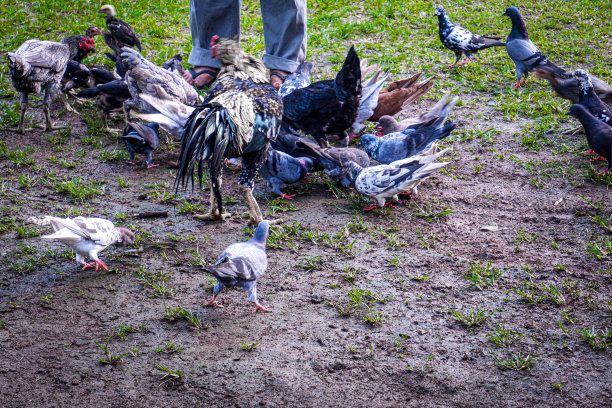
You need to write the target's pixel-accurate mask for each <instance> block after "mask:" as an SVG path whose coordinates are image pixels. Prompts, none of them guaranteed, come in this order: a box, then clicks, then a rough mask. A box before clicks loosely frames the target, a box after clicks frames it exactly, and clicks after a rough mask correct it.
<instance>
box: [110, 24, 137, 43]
mask: <svg viewBox="0 0 612 408" xmlns="http://www.w3.org/2000/svg"><path fill="white" fill-rule="evenodd" d="M106 27H107V28H108V31H110V32H111V34H112V35H113V36H114V37H115V38H116V39H117V40H119V41H121V42H122V43H124V44H128V45H130V44H138V43H139V42H140V41H139V40H138V37H137V36H136V31H134V29H133V28H132V26H130V25H129V24H128V23H126V22H125V21H121V20H117V19H114V20H111V21H107V22H106Z"/></svg>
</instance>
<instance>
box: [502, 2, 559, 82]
mask: <svg viewBox="0 0 612 408" xmlns="http://www.w3.org/2000/svg"><path fill="white" fill-rule="evenodd" d="M504 16H508V17H510V20H511V21H512V30H511V31H510V34H509V35H508V38H507V39H506V52H508V55H509V56H510V58H512V61H514V67H515V68H516V77H517V80H516V85H515V86H514V89H517V88H520V87H521V86H522V85H525V83H526V82H527V77H528V76H529V73H530V72H531V71H533V70H535V69H539V68H542V67H547V68H548V69H549V70H551V71H552V72H553V73H557V74H564V73H565V70H564V69H562V68H559V67H558V66H556V65H555V64H553V63H552V62H550V61H549V60H548V58H546V56H545V55H544V54H542V53H541V52H540V50H539V49H538V47H536V46H535V45H534V44H533V43H532V42H531V40H530V39H529V34H528V33H527V28H526V27H525V23H524V22H523V18H522V17H521V13H519V11H518V9H517V8H516V7H508V8H507V9H506V12H505V13H504ZM523 77H524V79H523V83H522V84H521V78H523Z"/></svg>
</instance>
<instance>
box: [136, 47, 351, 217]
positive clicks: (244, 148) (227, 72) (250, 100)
mask: <svg viewBox="0 0 612 408" xmlns="http://www.w3.org/2000/svg"><path fill="white" fill-rule="evenodd" d="M211 51H212V54H213V56H214V57H216V58H217V59H218V60H219V62H221V64H222V66H223V67H222V68H221V71H220V72H219V75H218V77H217V80H216V82H215V83H214V84H213V86H212V87H211V89H210V93H209V94H208V97H207V98H206V99H205V100H204V102H203V104H202V105H200V106H198V107H196V108H193V107H190V106H187V105H184V104H182V103H179V102H177V101H176V100H171V99H159V97H158V98H156V97H152V96H150V95H147V94H143V95H142V99H143V100H144V101H146V102H147V103H148V104H149V105H151V106H152V107H153V108H155V109H156V110H157V111H158V112H160V113H161V114H138V115H137V116H140V117H141V118H144V119H146V120H149V121H154V122H158V123H159V124H160V125H161V126H162V127H163V128H164V129H166V130H168V131H169V132H170V133H173V134H175V135H176V134H177V132H178V130H179V129H181V128H184V133H183V135H182V144H181V156H180V164H179V169H178V171H177V176H176V183H175V186H176V188H177V189H178V188H179V187H181V186H185V187H186V185H187V184H188V181H189V180H191V183H192V185H193V176H194V172H195V170H196V168H197V173H198V177H199V179H200V183H201V182H202V176H203V173H204V165H203V162H204V160H206V161H207V162H208V171H209V174H210V179H211V182H212V189H211V196H210V212H209V213H208V214H204V215H199V216H196V217H198V218H200V219H208V220H222V219H224V218H226V217H227V216H228V215H229V214H225V213H224V212H223V200H222V198H221V190H220V189H221V176H222V170H223V162H224V159H225V158H238V157H240V158H241V159H242V171H241V172H240V176H239V184H240V186H242V187H243V188H244V193H245V198H246V204H247V206H248V208H249V212H250V215H251V220H252V221H254V222H255V223H259V222H261V221H262V219H263V216H262V214H261V210H260V209H259V205H257V201H255V198H254V197H253V193H252V191H253V187H254V184H255V175H256V174H257V171H258V170H259V168H260V167H261V166H262V164H263V162H264V160H265V159H266V151H267V149H268V146H269V145H270V141H272V140H274V139H276V136H277V134H278V129H279V125H280V122H281V119H282V114H283V101H282V99H281V97H280V94H279V93H278V90H277V89H275V88H274V87H273V86H272V85H270V83H269V82H268V81H269V79H268V72H267V70H266V67H265V66H264V65H263V62H262V61H261V60H260V59H257V58H254V57H252V56H250V55H247V54H245V53H244V52H243V51H241V50H240V47H239V46H238V42H237V41H235V40H229V39H222V38H218V37H217V36H214V37H213V39H212V41H211ZM155 89H156V91H157V92H158V96H159V95H160V94H163V91H161V88H160V87H159V86H156V87H155ZM349 125H350V124H349ZM276 222H278V220H276Z"/></svg>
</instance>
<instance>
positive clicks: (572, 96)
mask: <svg viewBox="0 0 612 408" xmlns="http://www.w3.org/2000/svg"><path fill="white" fill-rule="evenodd" d="M533 73H534V74H535V75H536V76H537V77H538V78H542V79H545V80H547V81H548V82H549V83H550V86H551V87H552V89H553V90H554V91H555V92H556V93H557V94H558V95H559V96H560V97H562V98H564V99H567V100H569V101H570V102H571V103H572V104H575V103H578V100H579V98H580V86H579V84H578V80H577V79H576V78H575V77H572V76H569V75H568V74H566V73H563V74H558V73H555V72H553V71H551V70H550V69H549V68H547V67H540V68H538V69H535V70H534V71H533ZM590 77H591V83H592V84H593V90H594V91H595V93H596V94H597V96H598V97H599V99H601V100H602V101H604V102H605V103H608V104H612V87H611V86H610V85H609V84H608V83H606V82H605V81H602V80H601V79H599V78H597V77H596V76H595V75H590Z"/></svg>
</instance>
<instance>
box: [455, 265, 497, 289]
mask: <svg viewBox="0 0 612 408" xmlns="http://www.w3.org/2000/svg"><path fill="white" fill-rule="evenodd" d="M503 273H504V272H503V271H502V270H501V269H495V268H492V267H491V261H489V262H488V263H487V264H486V265H481V264H480V262H470V268H469V269H468V271H467V273H466V274H465V275H461V277H462V278H464V279H466V280H468V281H469V282H470V284H469V286H468V287H469V288H471V287H476V288H477V289H478V290H483V289H484V288H486V287H488V286H492V285H494V284H495V282H496V281H497V279H499V278H500V277H501V276H502V275H503Z"/></svg>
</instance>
